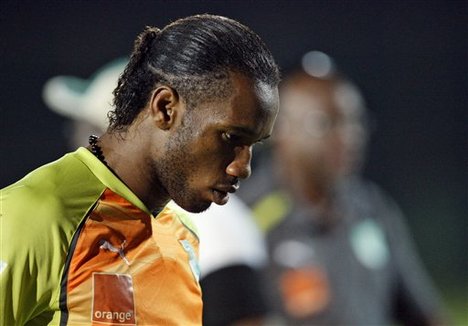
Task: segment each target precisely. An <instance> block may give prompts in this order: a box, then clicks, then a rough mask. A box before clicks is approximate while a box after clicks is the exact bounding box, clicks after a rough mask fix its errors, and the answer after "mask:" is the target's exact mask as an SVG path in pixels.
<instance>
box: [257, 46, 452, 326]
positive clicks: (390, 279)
mask: <svg viewBox="0 0 468 326" xmlns="http://www.w3.org/2000/svg"><path fill="white" fill-rule="evenodd" d="M310 56H313V57H310ZM323 59H327V60H325V62H324V63H327V62H328V63H330V62H331V60H330V59H329V58H328V57H326V55H325V54H323V53H310V54H308V55H307V56H306V57H305V58H304V66H303V69H301V70H298V71H295V72H294V73H292V74H291V75H289V76H287V77H286V79H285V80H284V83H283V84H282V87H281V90H280V95H281V113H280V116H279V118H278V124H277V129H276V130H275V137H274V138H275V142H274V149H273V152H274V160H275V162H276V164H275V166H274V168H273V171H275V172H276V174H277V175H278V179H277V180H278V183H277V185H276V190H279V192H278V191H276V192H275V191H274V190H275V188H274V187H273V185H272V182H271V175H273V174H275V172H270V173H268V172H267V170H265V169H262V171H260V172H262V173H263V174H264V175H265V176H267V178H266V179H267V180H270V181H268V182H265V183H264V184H265V185H269V188H270V191H269V192H268V194H267V195H265V194H264V196H263V198H262V199H260V200H258V201H257V204H256V206H255V207H256V208H255V210H256V212H257V213H258V214H261V215H262V216H263V217H264V218H265V220H264V221H266V223H264V225H265V227H266V228H267V229H268V243H269V250H270V253H271V255H270V256H271V268H270V270H269V272H270V276H271V283H269V284H268V286H269V289H275V291H273V294H272V295H270V297H271V298H277V300H273V301H274V302H273V304H274V305H275V309H276V311H277V312H279V313H280V314H281V315H282V316H283V317H284V319H285V324H287V325H390V324H394V323H401V324H403V325H431V324H436V323H437V322H439V321H441V320H443V317H442V313H441V307H440V304H439V302H438V301H437V299H436V296H435V294H434V291H433V289H432V286H431V284H430V282H429V281H428V278H427V276H426V274H425V272H424V270H423V268H422V266H421V264H420V262H419V259H418V257H417V255H416V252H415V250H414V247H413V245H412V243H411V241H410V237H409V235H408V231H407V228H406V225H405V224H404V222H403V217H402V214H401V212H400V210H399V209H398V207H397V205H396V204H395V203H394V201H393V200H392V199H391V198H389V196H388V195H386V194H385V193H384V192H383V191H382V190H381V189H380V188H379V187H377V186H376V185H375V184H373V183H371V182H369V181H367V180H364V179H363V178H362V177H361V176H360V172H361V167H362V164H363V158H364V152H365V148H366V143H367V139H368V133H369V119H368V117H367V114H366V109H365V106H364V101H363V99H362V97H361V95H360V94H359V92H358V90H357V89H356V87H355V86H354V85H353V84H352V83H350V82H349V81H348V80H346V78H344V77H343V76H340V75H339V74H338V73H334V72H333V71H332V68H333V67H332V66H331V65H330V64H328V65H319V64H318V62H320V61H324V60H323ZM309 62H311V63H313V64H309V65H308V63H309ZM327 67H328V68H327ZM319 68H320V69H319ZM325 68H327V69H328V70H327V69H325ZM326 70H327V71H326ZM258 176H259V175H258V174H257V175H256V177H258ZM260 176H261V174H260ZM251 181H252V182H255V184H257V185H258V184H261V181H260V180H258V179H256V178H254V180H251ZM267 187H268V186H267ZM272 188H273V191H272ZM248 190H250V189H248ZM272 207H275V209H272ZM275 220H276V221H277V222H276V224H274V223H272V221H275ZM268 223H269V224H268Z"/></svg>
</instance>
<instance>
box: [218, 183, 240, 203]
mask: <svg viewBox="0 0 468 326" xmlns="http://www.w3.org/2000/svg"><path fill="white" fill-rule="evenodd" d="M237 189H239V183H235V184H233V185H228V186H220V187H216V188H214V189H213V202H214V203H215V204H218V205H224V204H226V203H227V202H228V200H229V193H235V192H236V191H237Z"/></svg>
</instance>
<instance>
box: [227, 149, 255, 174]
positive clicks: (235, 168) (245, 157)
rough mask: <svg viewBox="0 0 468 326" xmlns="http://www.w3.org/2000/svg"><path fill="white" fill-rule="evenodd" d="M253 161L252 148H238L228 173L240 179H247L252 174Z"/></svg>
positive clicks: (228, 167)
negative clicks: (251, 163) (251, 165)
mask: <svg viewBox="0 0 468 326" xmlns="http://www.w3.org/2000/svg"><path fill="white" fill-rule="evenodd" d="M251 159H252V146H238V147H236V148H235V157H234V160H233V161H232V162H231V163H229V165H228V166H227V168H226V173H227V174H229V175H231V176H233V177H236V178H239V179H247V178H248V177H249V176H250V174H251V169H250V161H251Z"/></svg>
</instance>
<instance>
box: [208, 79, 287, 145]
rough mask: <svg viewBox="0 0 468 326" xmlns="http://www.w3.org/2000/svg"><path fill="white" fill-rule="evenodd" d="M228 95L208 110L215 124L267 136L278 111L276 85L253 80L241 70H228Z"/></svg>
mask: <svg viewBox="0 0 468 326" xmlns="http://www.w3.org/2000/svg"><path fill="white" fill-rule="evenodd" d="M231 85H232V92H231V94H230V95H229V96H228V97H227V98H225V99H223V100H220V101H219V102H218V103H213V104H215V105H214V107H212V108H211V109H212V110H213V111H214V112H213V113H215V114H216V116H217V117H218V118H219V119H218V121H217V123H218V124H220V125H221V126H223V127H227V128H239V129H244V131H246V132H248V133H251V134H252V136H256V137H259V138H263V137H266V136H269V135H270V133H271V130H272V128H273V124H274V120H275V118H276V115H277V113H278V106H279V99H278V89H277V87H271V86H269V85H267V84H265V83H262V82H253V81H252V80H251V79H250V78H248V77H246V76H245V75H242V74H240V73H231Z"/></svg>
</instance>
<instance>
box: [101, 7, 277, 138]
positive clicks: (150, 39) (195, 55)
mask: <svg viewBox="0 0 468 326" xmlns="http://www.w3.org/2000/svg"><path fill="white" fill-rule="evenodd" d="M229 72H240V73H242V74H244V75H246V76H247V77H249V78H250V79H252V80H253V81H255V82H263V83H266V84H267V85H269V86H271V87H276V86H277V85H278V83H279V71H278V66H277V65H276V63H275V61H274V59H273V56H272V55H271V53H270V51H269V50H268V48H267V47H266V45H265V44H264V43H263V41H262V40H261V39H260V37H259V36H258V35H257V34H255V33H254V32H253V31H251V30H250V29H249V28H248V27H246V26H244V25H242V24H240V23H239V22H237V21H235V20H232V19H229V18H226V17H222V16H214V15H208V14H205V15H195V16H190V17H187V18H183V19H179V20H176V21H175V22H173V23H171V24H169V25H167V26H166V27H165V28H163V29H162V30H160V29H158V28H156V27H146V28H145V30H144V31H143V32H142V33H141V34H140V35H139V36H138V37H137V39H136V41H135V45H134V49H133V52H132V54H131V56H130V61H129V63H128V65H127V66H126V68H125V70H124V72H123V73H122V75H121V76H120V78H119V80H118V84H117V88H116V89H115V90H114V92H113V94H114V107H115V108H114V110H113V111H111V112H110V113H109V120H110V126H109V128H110V130H111V131H125V130H126V129H127V127H128V126H129V125H130V124H131V123H132V122H133V121H134V119H135V118H136V117H137V115H138V114H139V113H140V112H141V110H142V109H143V108H144V107H145V106H146V104H147V102H148V101H149V99H150V97H151V92H152V90H153V89H154V88H155V87H157V86H158V85H162V84H165V85H168V86H170V87H172V88H174V89H175V90H176V91H177V92H178V93H179V94H180V96H181V97H183V98H184V100H185V101H186V103H187V105H188V107H189V108H192V107H194V106H196V104H197V103H199V102H200V101H202V100H204V101H206V100H208V99H210V98H213V97H222V96H226V95H227V94H228V92H229V90H230V87H229V80H230V79H229Z"/></svg>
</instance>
